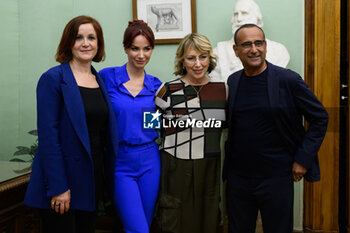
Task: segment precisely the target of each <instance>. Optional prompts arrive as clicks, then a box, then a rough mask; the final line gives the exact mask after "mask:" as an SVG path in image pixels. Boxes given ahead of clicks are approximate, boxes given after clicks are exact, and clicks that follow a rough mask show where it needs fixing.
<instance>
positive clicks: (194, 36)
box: [174, 33, 216, 75]
mask: <svg viewBox="0 0 350 233" xmlns="http://www.w3.org/2000/svg"><path fill="white" fill-rule="evenodd" d="M188 49H194V50H196V51H198V52H200V53H203V54H208V55H209V59H210V62H209V67H208V73H210V72H211V71H212V70H214V69H215V67H216V55H215V54H214V53H213V48H212V46H211V44H210V41H209V40H208V38H207V37H206V36H204V35H201V34H198V33H191V34H188V35H187V36H185V38H183V39H182V40H181V42H180V44H179V47H178V48H177V50H176V57H175V72H174V74H175V75H185V74H186V73H187V71H186V69H184V68H183V61H184V56H185V54H186V52H187V50H188Z"/></svg>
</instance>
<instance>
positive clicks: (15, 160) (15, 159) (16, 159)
mask: <svg viewBox="0 0 350 233" xmlns="http://www.w3.org/2000/svg"><path fill="white" fill-rule="evenodd" d="M10 161H11V162H27V161H25V160H23V159H19V158H14V159H10Z"/></svg>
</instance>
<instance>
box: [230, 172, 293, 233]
mask: <svg viewBox="0 0 350 233" xmlns="http://www.w3.org/2000/svg"><path fill="white" fill-rule="evenodd" d="M226 200H227V202H226V203H227V215H228V221H229V227H228V228H229V233H254V232H255V227H256V218H257V214H258V210H260V213H261V220H262V224H263V230H264V233H292V232H293V201H294V184H293V177H292V176H284V177H273V178H250V177H240V176H237V175H233V174H230V175H229V176H228V179H227V187H226Z"/></svg>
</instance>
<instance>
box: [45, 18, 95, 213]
mask: <svg viewBox="0 0 350 233" xmlns="http://www.w3.org/2000/svg"><path fill="white" fill-rule="evenodd" d="M97 51H98V43H97V35H96V32H95V29H94V27H93V25H92V24H90V23H87V24H82V25H80V26H79V30H78V34H77V36H76V39H75V43H74V45H73V48H72V54H73V57H72V60H71V61H70V62H69V65H70V67H71V69H72V72H73V75H74V78H75V81H76V82H77V84H78V86H82V87H88V88H98V87H99V85H98V82H97V81H96V77H95V75H94V74H92V72H91V63H92V59H93V58H94V57H95V55H96V54H97ZM70 199H71V191H70V189H68V190H67V191H66V192H64V193H61V194H58V195H55V196H53V197H52V198H51V208H52V209H53V210H54V211H56V213H60V214H64V213H65V212H68V211H69V205H70Z"/></svg>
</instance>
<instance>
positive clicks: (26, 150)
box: [13, 147, 30, 156]
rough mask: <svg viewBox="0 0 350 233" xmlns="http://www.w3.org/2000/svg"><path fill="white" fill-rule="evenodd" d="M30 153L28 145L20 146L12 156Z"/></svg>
mask: <svg viewBox="0 0 350 233" xmlns="http://www.w3.org/2000/svg"><path fill="white" fill-rule="evenodd" d="M29 153H30V148H28V147H22V148H21V149H19V150H18V151H16V152H15V153H14V154H13V156H16V155H28V154H29Z"/></svg>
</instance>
